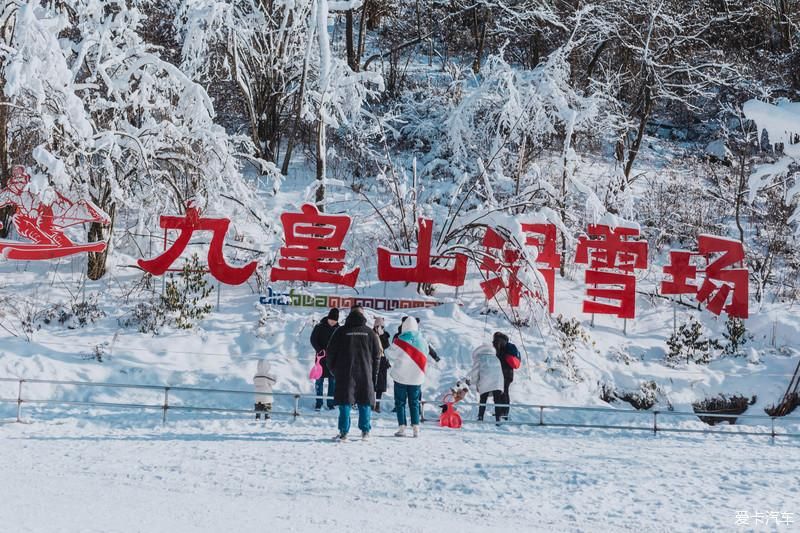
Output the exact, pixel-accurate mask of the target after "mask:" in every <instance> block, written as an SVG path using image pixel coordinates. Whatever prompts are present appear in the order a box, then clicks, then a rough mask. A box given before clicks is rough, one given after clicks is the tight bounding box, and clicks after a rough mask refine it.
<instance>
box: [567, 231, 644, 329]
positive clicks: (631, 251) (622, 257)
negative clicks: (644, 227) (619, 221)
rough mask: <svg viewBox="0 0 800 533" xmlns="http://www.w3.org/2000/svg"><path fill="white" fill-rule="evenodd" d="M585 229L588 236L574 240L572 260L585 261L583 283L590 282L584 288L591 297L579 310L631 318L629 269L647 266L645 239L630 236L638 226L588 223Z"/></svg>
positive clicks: (632, 279) (632, 291)
mask: <svg viewBox="0 0 800 533" xmlns="http://www.w3.org/2000/svg"><path fill="white" fill-rule="evenodd" d="M587 233H588V235H589V236H588V237H587V236H583V237H581V238H580V239H579V240H578V249H577V251H576V252H575V262H576V263H578V264H585V265H589V268H588V269H586V284H587V285H592V287H590V288H588V289H587V290H586V294H587V296H589V297H590V298H592V300H584V301H583V312H584V313H596V314H603V315H616V316H618V317H619V318H634V317H635V316H636V277H635V276H634V275H633V272H634V270H635V269H644V268H647V241H641V240H634V239H633V238H634V237H638V236H639V230H638V229H634V228H622V227H617V228H613V229H612V228H610V227H608V226H603V225H590V226H589V228H588V232H587ZM598 286H603V287H604V288H599V287H598ZM598 299H600V301H598ZM611 302H615V303H611Z"/></svg>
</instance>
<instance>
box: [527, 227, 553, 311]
mask: <svg viewBox="0 0 800 533" xmlns="http://www.w3.org/2000/svg"><path fill="white" fill-rule="evenodd" d="M522 231H524V232H525V234H526V236H525V244H527V245H528V246H533V247H535V248H536V249H538V250H539V253H538V254H537V256H536V264H537V265H542V266H538V267H537V270H538V271H539V273H540V274H541V275H542V277H543V278H544V282H545V283H546V284H547V301H548V306H549V309H550V312H551V313H552V312H554V311H555V293H556V269H557V268H558V267H560V266H561V255H559V254H558V252H557V251H556V227H555V225H554V224H539V223H537V224H522Z"/></svg>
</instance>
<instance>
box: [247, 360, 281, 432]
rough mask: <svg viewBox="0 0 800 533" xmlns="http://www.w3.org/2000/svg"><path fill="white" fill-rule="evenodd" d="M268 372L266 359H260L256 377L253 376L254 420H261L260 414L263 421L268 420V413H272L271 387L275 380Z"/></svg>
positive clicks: (268, 367)
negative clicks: (254, 396)
mask: <svg viewBox="0 0 800 533" xmlns="http://www.w3.org/2000/svg"><path fill="white" fill-rule="evenodd" d="M269 370H270V364H269V362H268V361H267V360H266V359H260V360H259V361H258V368H257V369H256V375H255V376H253V388H254V389H255V391H256V405H255V410H256V420H260V419H261V413H264V420H268V419H269V414H270V411H272V387H273V385H275V382H276V381H277V380H276V379H275V376H274V375H272V374H270V372H269Z"/></svg>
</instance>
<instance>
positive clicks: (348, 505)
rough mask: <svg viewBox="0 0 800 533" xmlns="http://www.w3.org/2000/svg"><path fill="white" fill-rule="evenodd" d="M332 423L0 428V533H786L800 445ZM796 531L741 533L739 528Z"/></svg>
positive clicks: (799, 479)
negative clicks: (359, 430)
mask: <svg viewBox="0 0 800 533" xmlns="http://www.w3.org/2000/svg"><path fill="white" fill-rule="evenodd" d="M378 424H379V427H376V428H375V429H374V430H373V438H372V439H371V440H370V441H368V442H361V441H360V440H355V441H351V442H347V443H341V444H338V443H334V442H332V441H331V440H330V439H329V437H331V436H332V435H333V434H334V432H335V430H334V425H333V421H332V420H317V421H303V422H296V423H291V422H281V421H273V422H270V424H269V425H268V426H266V427H264V426H263V425H258V424H257V423H255V422H245V421H240V420H229V421H202V422H201V421H193V422H176V423H172V424H170V425H168V426H166V427H164V428H161V427H154V428H148V427H144V426H139V427H135V425H133V426H130V427H127V428H125V429H109V428H108V427H107V426H100V425H96V424H94V423H90V422H86V421H80V420H76V419H66V420H64V421H62V422H53V421H48V422H42V421H34V422H32V423H30V424H13V423H8V424H3V425H0V442H2V445H0V450H1V451H2V453H0V472H2V483H0V502H2V505H0V524H2V525H3V527H2V530H4V531H15V532H25V531H37V532H46V531H69V532H72V531H97V532H114V531H126V532H127V531H147V532H153V531H170V532H172V533H177V532H184V531H236V532H247V531H344V530H345V529H347V530H350V531H383V532H386V531H404V532H408V531H460V532H466V531H603V532H612V531H630V530H634V529H636V530H639V531H690V530H696V529H700V528H708V529H713V530H716V531H731V530H750V529H751V528H754V529H756V530H760V531H772V530H777V531H798V530H799V529H800V528H799V527H798V523H800V503H798V501H797V499H796V490H797V487H798V484H800V474H798V473H799V472H800V453H798V443H797V441H789V440H781V439H778V440H777V441H776V443H774V444H772V443H770V440H769V439H766V438H763V437H743V436H730V437H722V436H657V437H654V436H652V435H648V434H637V435H631V434H625V433H617V432H602V431H594V430H593V431H574V430H558V429H519V428H503V429H499V430H498V429H495V428H494V426H490V427H489V428H467V429H463V430H460V431H456V430H441V429H438V428H434V427H429V426H426V427H425V428H424V433H423V436H422V438H420V439H419V440H414V439H411V438H405V439H398V438H395V437H391V436H390V435H391V430H392V428H391V426H390V424H389V423H388V422H387V423H384V422H383V421H381V422H379V423H378ZM770 511H772V512H779V513H793V519H794V520H795V523H792V524H780V525H777V524H776V523H775V521H774V520H773V521H772V522H771V523H770V525H769V526H765V525H760V526H755V525H754V523H753V520H752V519H751V520H750V528H746V527H743V526H737V525H736V517H737V512H748V514H749V515H750V516H753V515H754V513H755V512H763V513H769V512H770Z"/></svg>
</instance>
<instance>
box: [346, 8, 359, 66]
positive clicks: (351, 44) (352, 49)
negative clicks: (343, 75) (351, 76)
mask: <svg viewBox="0 0 800 533" xmlns="http://www.w3.org/2000/svg"><path fill="white" fill-rule="evenodd" d="M344 19H345V30H344V35H345V44H346V46H347V64H348V66H349V67H350V70H352V71H353V72H358V61H357V60H356V45H355V41H354V39H355V36H354V31H353V10H352V9H348V10H347V12H346V13H345V15H344Z"/></svg>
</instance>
